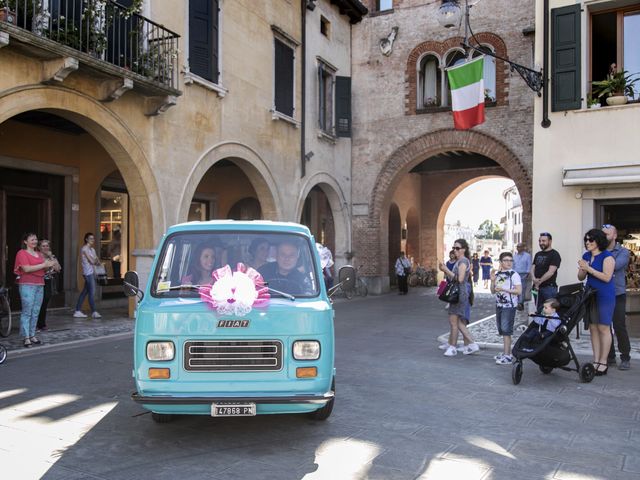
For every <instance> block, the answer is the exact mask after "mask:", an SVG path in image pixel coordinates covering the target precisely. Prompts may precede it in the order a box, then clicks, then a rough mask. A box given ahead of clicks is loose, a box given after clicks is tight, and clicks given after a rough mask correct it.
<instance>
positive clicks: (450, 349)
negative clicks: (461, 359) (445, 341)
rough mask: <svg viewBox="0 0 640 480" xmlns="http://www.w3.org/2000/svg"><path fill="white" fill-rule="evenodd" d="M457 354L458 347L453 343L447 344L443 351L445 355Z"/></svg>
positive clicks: (453, 355)
mask: <svg viewBox="0 0 640 480" xmlns="http://www.w3.org/2000/svg"><path fill="white" fill-rule="evenodd" d="M457 354H458V349H457V348H456V347H454V346H453V345H448V346H447V349H446V350H445V352H444V356H445V357H455V356H456V355H457Z"/></svg>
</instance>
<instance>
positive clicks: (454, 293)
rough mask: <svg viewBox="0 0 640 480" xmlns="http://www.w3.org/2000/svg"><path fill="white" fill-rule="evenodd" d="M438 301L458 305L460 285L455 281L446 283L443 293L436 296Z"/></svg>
mask: <svg viewBox="0 0 640 480" xmlns="http://www.w3.org/2000/svg"><path fill="white" fill-rule="evenodd" d="M438 299H440V300H442V301H443V302H447V303H458V301H459V300H460V284H459V283H458V281H457V280H451V281H450V282H449V283H447V286H446V287H445V289H444V291H443V292H442V293H441V294H440V295H439V296H438Z"/></svg>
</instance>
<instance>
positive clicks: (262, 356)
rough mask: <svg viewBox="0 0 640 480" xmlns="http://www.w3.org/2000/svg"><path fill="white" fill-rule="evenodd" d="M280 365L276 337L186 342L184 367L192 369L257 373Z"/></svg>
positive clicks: (276, 368) (279, 349) (280, 349)
mask: <svg viewBox="0 0 640 480" xmlns="http://www.w3.org/2000/svg"><path fill="white" fill-rule="evenodd" d="M281 368H282V342H280V341H278V340H249V341H247V340H242V341H240V340H226V341H208V340H203V341H197V342H194V341H188V342H185V344H184V369H185V370H188V371H191V372H256V371H261V372H263V371H267V372H272V371H277V370H280V369H281Z"/></svg>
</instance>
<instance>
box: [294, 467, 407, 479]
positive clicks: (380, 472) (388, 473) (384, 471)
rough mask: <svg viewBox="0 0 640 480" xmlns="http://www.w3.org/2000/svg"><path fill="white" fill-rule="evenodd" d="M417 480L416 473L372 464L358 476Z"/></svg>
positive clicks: (361, 477)
mask: <svg viewBox="0 0 640 480" xmlns="http://www.w3.org/2000/svg"><path fill="white" fill-rule="evenodd" d="M415 478H416V474H415V473H412V472H407V471H404V470H398V469H395V468H389V467H385V466H384V465H378V464H376V463H370V464H369V465H365V471H363V472H361V473H360V474H359V475H358V477H357V480H414V479H415ZM305 480H306V477H305Z"/></svg>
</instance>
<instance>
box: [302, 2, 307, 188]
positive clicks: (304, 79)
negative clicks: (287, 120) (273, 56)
mask: <svg viewBox="0 0 640 480" xmlns="http://www.w3.org/2000/svg"><path fill="white" fill-rule="evenodd" d="M300 10H301V12H302V13H301V15H302V18H301V19H300V20H301V23H302V75H301V78H302V99H301V101H300V178H304V176H305V175H306V174H307V165H306V162H307V158H306V152H305V130H306V127H305V126H306V124H307V122H306V118H305V115H306V108H305V107H306V96H307V90H306V84H307V0H300Z"/></svg>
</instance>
